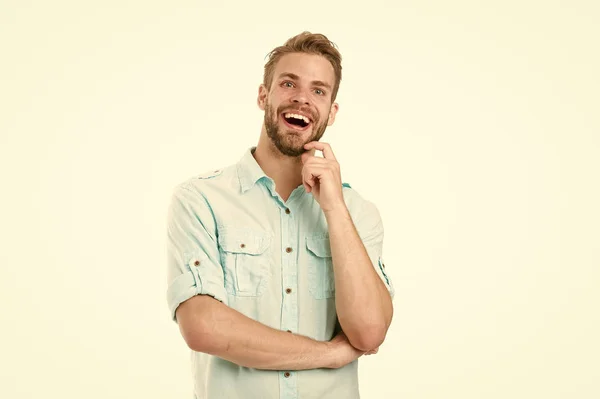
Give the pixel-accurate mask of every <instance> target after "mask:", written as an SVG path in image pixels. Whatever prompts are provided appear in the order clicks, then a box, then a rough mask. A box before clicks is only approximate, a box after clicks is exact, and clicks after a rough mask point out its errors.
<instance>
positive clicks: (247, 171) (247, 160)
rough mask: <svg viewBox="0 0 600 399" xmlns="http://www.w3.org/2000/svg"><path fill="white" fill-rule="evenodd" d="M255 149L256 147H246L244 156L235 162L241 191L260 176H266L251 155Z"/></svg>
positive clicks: (250, 185)
mask: <svg viewBox="0 0 600 399" xmlns="http://www.w3.org/2000/svg"><path fill="white" fill-rule="evenodd" d="M255 150H256V147H250V148H248V149H247V150H246V152H245V153H244V156H243V157H242V158H241V159H240V160H239V162H238V163H237V173H238V178H239V180H240V188H241V189H242V193H245V192H246V191H248V190H249V189H251V188H252V186H254V184H255V183H256V182H257V181H258V180H260V179H261V178H262V177H266V176H267V175H266V174H265V172H264V171H263V170H262V168H261V167H260V165H259V164H258V162H256V159H254V155H252V154H253V153H254V151H255Z"/></svg>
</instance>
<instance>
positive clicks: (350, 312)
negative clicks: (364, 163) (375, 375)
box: [325, 207, 393, 350]
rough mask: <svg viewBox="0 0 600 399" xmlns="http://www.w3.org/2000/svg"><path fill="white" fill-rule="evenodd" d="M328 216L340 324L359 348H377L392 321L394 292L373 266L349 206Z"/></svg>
mask: <svg viewBox="0 0 600 399" xmlns="http://www.w3.org/2000/svg"><path fill="white" fill-rule="evenodd" d="M325 215H326V218H327V225H328V229H329V239H330V246H331V253H332V259H333V265H334V276H335V302H336V311H337V315H338V319H339V322H340V325H341V326H342V329H343V330H344V332H345V333H346V335H347V336H348V339H349V340H350V342H351V343H352V344H353V345H354V346H355V347H357V348H358V349H361V350H371V349H374V348H376V347H378V346H379V345H380V344H381V343H382V342H383V340H384V338H385V334H386V332H387V329H388V327H389V325H390V323H391V319H392V313H393V308H392V301H391V297H390V294H389V292H388V290H387V288H386V287H385V285H384V283H383V282H382V281H381V279H380V278H379V276H378V275H377V272H376V271H375V269H374V268H373V265H372V264H371V260H370V258H369V255H368V253H367V251H366V250H365V247H364V245H363V243H362V240H361V238H360V236H359V235H358V232H357V231H356V228H355V226H354V223H353V222H352V218H351V216H350V213H349V212H348V210H347V208H345V207H342V208H338V209H337V210H335V211H328V212H326V213H325Z"/></svg>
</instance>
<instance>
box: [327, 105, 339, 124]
mask: <svg viewBox="0 0 600 399" xmlns="http://www.w3.org/2000/svg"><path fill="white" fill-rule="evenodd" d="M339 109H340V106H339V105H338V103H333V104H331V108H330V109H329V120H328V121H327V126H331V125H333V122H335V116H336V114H337V112H338V111H339Z"/></svg>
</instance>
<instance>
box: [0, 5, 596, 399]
mask: <svg viewBox="0 0 600 399" xmlns="http://www.w3.org/2000/svg"><path fill="white" fill-rule="evenodd" d="M599 20H600V6H598V3H597V2H595V1H587V2H585V1H570V2H566V1H488V2H481V1H437V2H431V1H407V2H392V1H381V0H372V1H368V2H356V3H351V2H342V1H303V2H281V1H270V2H267V1H262V2H261V1H259V2H250V1H248V2H243V1H238V2H231V1H223V2H216V1H211V2H207V1H174V2H166V1H163V2H157V1H141V0H119V1H116V0H108V1H102V2H100V1H97V2H89V1H74V0H73V1H65V0H60V1H58V0H57V1H47V2H45V1H39V0H38V1H17V0H8V1H7V0H3V1H2V2H1V3H0V133H1V138H0V187H1V195H0V201H1V207H0V229H1V230H0V246H1V250H0V262H1V268H0V303H1V305H0V306H1V308H0V309H1V313H0V314H1V321H2V325H1V330H0V334H1V339H0V397H2V398H6V399H9V398H11V399H13V398H14V399H17V398H18V399H21V398H40V397H44V398H65V399H67V398H68V399H71V398H73V399H74V398H87V399H100V398H144V399H154V398H157V399H158V398H190V397H192V379H191V373H190V365H189V355H188V349H187V347H186V345H185V343H184V341H183V339H182V338H181V336H180V334H179V331H178V328H177V326H176V324H175V323H173V322H172V321H171V320H170V319H169V312H168V309H167V304H166V262H165V243H166V230H165V220H166V219H165V218H166V209H167V205H168V201H169V197H170V195H171V192H172V189H173V187H174V186H175V185H176V184H178V183H179V182H181V181H183V180H185V179H187V178H189V177H191V176H194V175H197V174H200V173H203V172H206V171H209V170H213V169H216V168H221V167H224V166H227V165H229V164H232V163H234V162H237V160H238V159H239V158H240V157H241V156H242V155H243V152H244V151H246V150H247V148H249V147H250V146H252V145H255V144H256V143H257V140H258V137H259V133H260V126H261V122H262V117H263V114H262V112H261V111H260V110H259V109H258V107H257V105H256V96H257V93H258V86H259V84H260V83H261V79H262V72H263V65H264V63H265V61H266V58H265V56H266V55H267V53H268V52H269V51H270V50H271V49H272V48H274V47H276V46H278V45H281V44H283V43H284V42H285V40H287V39H288V38H289V37H291V36H294V35H296V34H298V33H300V32H302V31H304V30H308V31H311V32H319V33H324V34H326V35H327V36H328V37H329V38H330V39H331V40H332V41H333V42H335V43H336V44H337V45H338V47H339V49H340V51H341V53H342V56H343V79H342V84H341V88H340V92H339V97H338V101H339V103H340V111H339V113H338V117H337V120H336V122H335V124H334V125H333V126H332V127H331V128H329V129H328V130H327V132H326V134H325V136H324V138H323V141H326V142H329V143H331V145H332V147H333V149H334V151H335V154H336V156H337V157H338V160H339V162H340V164H341V167H342V177H343V180H344V181H346V182H348V183H350V184H351V185H352V186H353V187H354V188H355V189H356V190H357V191H358V192H359V193H360V194H361V195H363V196H364V197H365V198H367V199H369V200H371V201H373V202H374V203H375V204H376V205H377V206H378V208H379V210H380V212H381V214H382V217H383V220H384V226H385V232H386V233H385V241H384V258H385V260H386V266H387V268H386V270H387V271H388V272H389V274H390V275H391V277H392V279H393V282H394V285H395V288H396V297H395V317H394V322H393V324H392V327H391V329H390V331H389V334H388V337H387V340H386V342H385V343H384V345H383V346H382V347H381V349H380V351H379V353H378V354H377V355H375V356H369V357H367V358H363V359H362V360H361V361H360V367H359V369H360V389H361V394H362V397H363V398H365V399H371V398H399V399H400V398H401V399H454V398H457V399H458V398H460V399H481V398H486V399H505V398H511V399H516V398H544V399H555V398H569V399H570V398H577V399H594V398H599V397H600V387H599V385H598V381H599V379H600V363H599V361H598V359H599V358H600V343H599V341H600V340H599V339H598V337H600V312H599V309H598V308H599V305H600V294H599V289H600V271H599V267H600V227H599V226H600V211H599V204H600V189H599V180H600V179H599V177H598V175H599V172H600V157H599V152H600V151H599V150H600V118H599V115H598V113H599V109H600V107H599V106H600V101H599V99H598V93H599V92H600V79H599V76H598V75H599V74H598V71H599V70H600V58H599V53H600V52H599V51H598V39H599V38H600V29H599V27H598V21H599Z"/></svg>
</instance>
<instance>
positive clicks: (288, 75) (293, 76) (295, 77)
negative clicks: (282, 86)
mask: <svg viewBox="0 0 600 399" xmlns="http://www.w3.org/2000/svg"><path fill="white" fill-rule="evenodd" d="M282 78H290V79H293V80H300V76H298V75H296V74H295V73H291V72H284V73H282V74H280V75H279V78H278V79H282ZM310 83H311V84H312V85H314V86H322V87H326V88H328V89H331V85H330V84H329V83H326V82H323V81H320V80H313V81H312V82H310Z"/></svg>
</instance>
